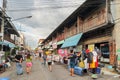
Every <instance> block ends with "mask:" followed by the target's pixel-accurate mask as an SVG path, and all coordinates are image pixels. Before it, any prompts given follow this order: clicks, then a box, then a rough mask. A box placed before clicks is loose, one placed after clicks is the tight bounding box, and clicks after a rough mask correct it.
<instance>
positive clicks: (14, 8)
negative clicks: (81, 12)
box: [0, 0, 84, 47]
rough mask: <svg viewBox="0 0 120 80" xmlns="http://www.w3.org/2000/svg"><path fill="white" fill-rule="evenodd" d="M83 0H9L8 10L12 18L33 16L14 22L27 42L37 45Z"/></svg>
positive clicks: (33, 45)
mask: <svg viewBox="0 0 120 80" xmlns="http://www.w3.org/2000/svg"><path fill="white" fill-rule="evenodd" d="M0 1H2V0H0ZM83 1H84V0H7V9H6V11H7V14H8V16H10V17H11V18H12V20H14V19H17V18H21V17H25V16H30V15H31V16H32V18H30V19H21V20H18V21H14V24H15V25H16V27H17V29H19V30H20V29H22V31H23V33H24V34H25V37H26V40H27V41H28V42H27V43H28V44H29V45H30V46H32V47H35V45H36V44H37V42H38V40H39V39H41V38H46V37H47V36H48V35H49V34H50V33H51V32H52V31H53V30H54V29H55V28H56V27H58V26H59V24H61V23H62V22H63V21H64V20H65V19H66V18H67V17H68V16H69V15H70V14H71V13H72V12H73V11H74V10H76V9H77V8H78V7H79V6H80V4H81V3H82V2H83ZM0 5H1V4H0Z"/></svg>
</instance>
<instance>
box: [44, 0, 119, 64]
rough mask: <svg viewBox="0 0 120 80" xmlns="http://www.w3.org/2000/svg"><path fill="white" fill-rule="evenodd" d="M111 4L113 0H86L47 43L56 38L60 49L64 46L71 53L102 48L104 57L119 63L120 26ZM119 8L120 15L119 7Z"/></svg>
mask: <svg viewBox="0 0 120 80" xmlns="http://www.w3.org/2000/svg"><path fill="white" fill-rule="evenodd" d="M113 1H114V0H113ZM113 1H112V2H113ZM116 1H118V0H116ZM110 4H111V0H86V1H85V2H84V3H83V4H82V5H81V6H80V7H79V8H78V9H76V10H75V11H74V12H73V13H72V14H71V15H70V16H69V17H68V18H67V19H66V20H65V21H64V22H62V23H61V24H60V25H59V26H58V27H57V28H56V29H55V30H54V31H53V32H52V33H51V34H50V35H49V36H48V37H47V38H46V39H45V40H44V41H43V43H44V44H45V45H48V44H49V43H50V42H52V41H54V40H56V41H57V44H56V45H57V50H59V49H62V51H60V52H62V53H64V52H67V53H69V50H70V49H74V50H75V51H81V50H82V49H83V48H88V49H90V51H92V50H93V49H94V48H95V47H97V48H98V49H99V50H100V51H101V52H102V58H101V61H103V62H108V63H110V64H111V65H115V64H116V63H115V62H116V56H117V54H116V51H117V49H119V48H120V47H119V46H120V45H119V44H120V43H119V41H120V38H119V35H120V34H119V30H120V29H119V23H118V24H117V25H116V23H115V20H114V18H113V16H114V14H113V13H112V10H113V8H112V7H113V6H111V5H110ZM115 9H116V11H117V12H116V14H117V15H119V7H118V6H117V8H115ZM116 19H117V18H116Z"/></svg>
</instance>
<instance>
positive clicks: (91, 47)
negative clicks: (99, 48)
mask: <svg viewBox="0 0 120 80" xmlns="http://www.w3.org/2000/svg"><path fill="white" fill-rule="evenodd" d="M94 47H95V45H94V44H90V45H88V49H89V50H90V51H91V52H92V51H93V50H94Z"/></svg>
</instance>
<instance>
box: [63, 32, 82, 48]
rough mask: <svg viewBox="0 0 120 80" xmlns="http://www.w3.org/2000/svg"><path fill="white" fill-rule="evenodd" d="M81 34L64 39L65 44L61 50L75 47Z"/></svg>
mask: <svg viewBox="0 0 120 80" xmlns="http://www.w3.org/2000/svg"><path fill="white" fill-rule="evenodd" d="M82 34H83V33H79V34H77V35H74V36H72V37H70V38H67V39H65V42H64V44H63V45H62V47H61V48H65V47H71V46H76V45H77V44H78V42H79V40H80V39H81V37H82Z"/></svg>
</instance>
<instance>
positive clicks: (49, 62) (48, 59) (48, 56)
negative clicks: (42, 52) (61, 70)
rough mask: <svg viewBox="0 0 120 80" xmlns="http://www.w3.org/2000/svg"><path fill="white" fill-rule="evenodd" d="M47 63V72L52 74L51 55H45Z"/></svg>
mask: <svg viewBox="0 0 120 80" xmlns="http://www.w3.org/2000/svg"><path fill="white" fill-rule="evenodd" d="M47 62H48V70H49V71H50V72H52V54H51V53H49V54H48V55H47Z"/></svg>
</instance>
